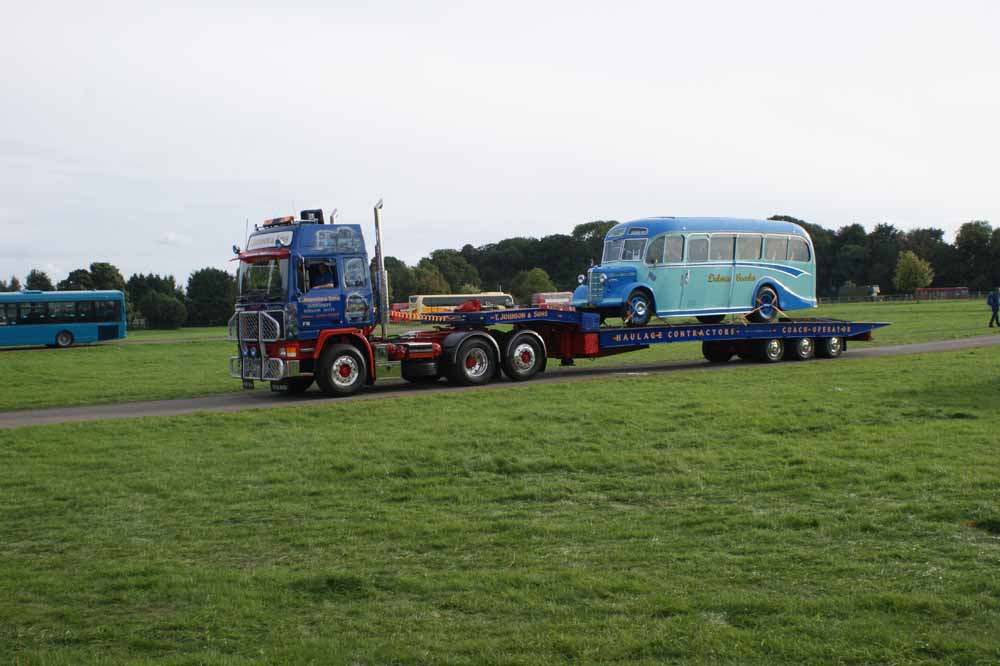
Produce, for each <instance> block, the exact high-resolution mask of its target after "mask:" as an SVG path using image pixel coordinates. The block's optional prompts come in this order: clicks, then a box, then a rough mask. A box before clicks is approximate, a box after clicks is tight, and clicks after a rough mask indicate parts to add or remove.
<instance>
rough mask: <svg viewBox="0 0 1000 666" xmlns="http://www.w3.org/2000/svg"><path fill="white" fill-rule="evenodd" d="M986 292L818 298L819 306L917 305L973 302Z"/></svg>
mask: <svg viewBox="0 0 1000 666" xmlns="http://www.w3.org/2000/svg"><path fill="white" fill-rule="evenodd" d="M989 293H990V292H988V291H970V292H968V294H967V295H966V296H961V297H957V298H947V297H943V296H941V295H937V294H933V295H930V296H920V297H918V296H917V295H915V294H892V295H890V296H849V297H844V298H840V297H838V296H832V297H829V298H819V299H818V300H819V304H820V305H837V304H840V303H918V302H924V301H974V300H977V299H978V300H983V299H985V298H986V296H987V294H989Z"/></svg>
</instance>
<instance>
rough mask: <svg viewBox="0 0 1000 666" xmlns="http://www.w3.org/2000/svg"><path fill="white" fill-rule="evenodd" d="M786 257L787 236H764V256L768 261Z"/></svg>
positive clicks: (782, 259) (781, 259) (780, 259)
mask: <svg viewBox="0 0 1000 666" xmlns="http://www.w3.org/2000/svg"><path fill="white" fill-rule="evenodd" d="M787 257H788V236H771V235H768V236H765V237H764V258H765V259H767V260H768V261H784V260H785V259H786V258H787Z"/></svg>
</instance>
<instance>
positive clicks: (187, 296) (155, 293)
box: [0, 262, 236, 328]
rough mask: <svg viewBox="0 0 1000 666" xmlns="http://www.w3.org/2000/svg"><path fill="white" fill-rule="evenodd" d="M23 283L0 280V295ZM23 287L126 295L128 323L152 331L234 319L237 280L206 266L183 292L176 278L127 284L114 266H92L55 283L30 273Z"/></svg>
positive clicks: (136, 277) (139, 278) (134, 279)
mask: <svg viewBox="0 0 1000 666" xmlns="http://www.w3.org/2000/svg"><path fill="white" fill-rule="evenodd" d="M21 288H22V285H21V281H20V280H19V279H18V278H17V277H16V276H12V277H11V278H10V280H9V281H4V280H2V279H0V291H20V290H21ZM23 288H24V289H37V290H39V291H91V290H116V291H120V292H122V293H123V294H124V295H125V311H126V313H127V314H128V317H129V321H130V323H135V322H136V320H137V319H143V320H145V323H146V325H147V326H149V327H150V328H177V327H179V326H182V325H187V326H222V325H224V324H226V323H227V322H228V321H229V318H230V317H231V316H232V315H233V309H234V304H235V302H236V280H235V278H233V276H232V275H230V274H229V273H227V272H225V271H222V270H219V269H217V268H202V269H200V270H197V271H195V272H194V273H192V274H191V275H190V277H188V281H187V288H186V289H182V288H181V287H180V285H178V284H177V282H176V281H175V280H174V276H172V275H156V274H152V273H150V274H149V275H145V274H143V273H137V274H133V275H132V276H131V277H129V279H128V280H126V279H125V278H124V276H122V274H121V271H119V270H118V268H117V267H116V266H114V265H113V264H109V263H107V262H94V263H92V264H90V267H89V268H78V269H76V270H73V271H70V273H69V275H67V276H66V278H65V279H63V280H60V281H59V282H58V283H57V284H53V283H52V279H51V278H50V277H49V276H48V275H47V274H46V273H45V272H44V271H42V270H39V269H37V268H35V269H32V270H31V271H30V272H29V273H28V275H27V277H26V278H25V281H24V286H23Z"/></svg>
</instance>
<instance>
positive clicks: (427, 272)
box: [413, 259, 451, 294]
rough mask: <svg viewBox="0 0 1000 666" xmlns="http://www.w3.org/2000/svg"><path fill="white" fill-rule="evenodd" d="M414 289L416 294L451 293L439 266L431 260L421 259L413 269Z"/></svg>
mask: <svg viewBox="0 0 1000 666" xmlns="http://www.w3.org/2000/svg"><path fill="white" fill-rule="evenodd" d="M413 289H414V291H413V293H415V294H447V293H448V292H449V291H451V288H450V287H449V286H448V281H447V280H445V279H444V276H443V275H441V270H440V269H439V268H438V267H437V264H435V263H433V262H432V261H430V260H429V259H421V260H420V263H419V264H417V267H416V268H414V269H413Z"/></svg>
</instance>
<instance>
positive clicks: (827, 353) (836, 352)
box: [816, 337, 845, 358]
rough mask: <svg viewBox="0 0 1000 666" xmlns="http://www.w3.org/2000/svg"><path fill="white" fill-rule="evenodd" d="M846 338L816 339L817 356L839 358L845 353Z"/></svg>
mask: <svg viewBox="0 0 1000 666" xmlns="http://www.w3.org/2000/svg"><path fill="white" fill-rule="evenodd" d="M844 349H845V345H844V338H839V337H833V338H820V339H819V340H817V341H816V356H819V357H820V358H837V357H838V356H840V355H841V354H843V353H844Z"/></svg>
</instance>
